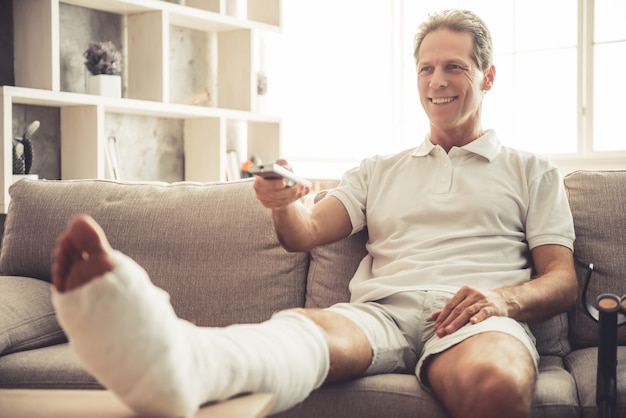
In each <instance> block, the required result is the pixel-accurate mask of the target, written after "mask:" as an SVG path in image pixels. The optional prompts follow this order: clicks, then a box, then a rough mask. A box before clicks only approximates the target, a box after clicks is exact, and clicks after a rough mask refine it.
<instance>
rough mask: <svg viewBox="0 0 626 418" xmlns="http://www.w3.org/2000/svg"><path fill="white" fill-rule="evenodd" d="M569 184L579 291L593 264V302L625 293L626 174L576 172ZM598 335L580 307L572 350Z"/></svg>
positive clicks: (573, 319) (623, 340)
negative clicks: (602, 297)
mask: <svg viewBox="0 0 626 418" xmlns="http://www.w3.org/2000/svg"><path fill="white" fill-rule="evenodd" d="M564 182H565V188H566V190H567V194H568V198H569V202H570V207H571V209H572V215H573V217H574V227H575V230H576V241H575V242H574V258H575V261H576V273H577V275H578V280H579V288H580V291H581V292H582V289H583V285H584V278H585V273H586V269H587V266H588V265H589V263H593V265H594V273H593V276H592V279H591V285H590V286H589V292H588V300H589V301H591V302H593V301H595V299H596V297H597V296H598V295H599V294H602V293H613V294H616V295H619V296H621V295H623V294H626V282H625V281H624V279H625V278H626V171H576V172H573V173H571V174H568V175H567V176H566V177H565V179H564ZM597 334H598V328H597V324H596V323H595V322H594V321H592V320H591V319H590V318H589V317H588V316H587V314H586V313H585V310H584V309H583V307H582V304H580V303H579V304H578V305H577V306H576V309H575V310H573V311H572V313H571V315H570V340H571V342H572V345H573V346H574V347H588V346H591V345H595V344H596V342H597ZM618 341H619V343H620V344H622V345H624V344H626V328H625V327H622V328H620V329H619V335H618Z"/></svg>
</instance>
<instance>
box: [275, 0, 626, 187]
mask: <svg viewBox="0 0 626 418" xmlns="http://www.w3.org/2000/svg"><path fill="white" fill-rule="evenodd" d="M425 3H426V4H425ZM625 3H626V2H623V0H579V1H578V2H575V1H572V0H552V1H545V0H489V1H486V0H463V1H461V0H440V1H437V2H417V1H411V0H342V1H340V2H339V1H336V0H317V1H314V2H313V1H303V2H283V7H284V9H283V18H284V19H283V20H284V22H285V24H284V31H283V33H282V34H278V35H276V36H271V37H270V38H269V39H268V40H267V45H268V48H267V60H266V66H267V73H268V83H269V89H270V90H269V95H268V100H269V108H270V110H271V111H274V112H275V113H277V114H280V115H282V116H283V121H284V125H283V134H284V135H283V137H284V146H283V153H284V155H286V156H287V157H288V158H289V159H290V161H291V163H292V165H293V166H294V168H295V169H296V170H297V171H298V172H299V173H301V174H303V175H305V176H308V177H313V178H320V177H321V178H323V177H331V178H337V177H339V176H340V175H341V174H342V173H343V171H345V169H347V168H349V167H352V166H354V165H356V164H357V163H358V161H359V160H360V159H362V158H364V157H367V156H370V155H373V154H385V153H392V152H397V151H400V150H402V149H406V148H409V147H412V146H415V145H416V144H418V143H419V142H421V141H422V139H423V137H424V135H425V134H427V133H428V120H427V119H426V117H425V115H424V114H423V111H422V109H421V105H420V103H419V97H418V94H417V87H416V75H415V63H414V62H413V37H414V35H415V32H416V30H417V25H418V24H419V23H420V22H422V21H423V20H424V19H425V18H426V17H427V15H428V13H431V12H433V11H437V10H443V9H446V8H454V7H458V8H466V9H471V10H474V11H475V12H476V13H477V14H478V15H480V16H481V17H482V18H483V19H484V20H485V22H486V23H487V25H488V26H489V28H490V30H491V32H492V36H493V38H494V61H495V65H496V69H497V74H496V79H495V83H494V88H493V89H492V90H491V91H490V92H489V93H488V94H487V96H486V97H485V102H484V105H483V127H485V128H495V129H496V130H497V131H498V134H499V136H500V139H501V140H502V142H504V143H505V144H507V145H511V146H515V147H517V148H521V149H526V150H529V151H533V152H538V153H542V154H548V155H551V156H552V157H553V158H554V160H555V161H556V162H557V163H558V164H560V165H562V169H563V170H564V171H566V172H567V171H571V170H572V169H575V168H592V167H594V168H595V167H609V168H618V167H623V168H626V134H625V133H624V129H622V127H621V123H620V122H621V120H620V119H621V118H622V117H624V116H625V112H624V107H623V106H621V101H620V100H619V98H621V97H625V96H626V83H625V82H624V77H623V76H622V74H621V73H622V71H621V69H622V68H623V67H624V65H623V64H626V26H625V25H623V24H622V22H621V21H620V20H621V17H623V16H625V15H626V4H625ZM594 5H595V6H594Z"/></svg>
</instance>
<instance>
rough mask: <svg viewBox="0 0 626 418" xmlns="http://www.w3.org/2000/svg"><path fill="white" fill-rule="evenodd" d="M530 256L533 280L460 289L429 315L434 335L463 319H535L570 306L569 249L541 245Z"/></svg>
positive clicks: (574, 291) (573, 290) (574, 287)
mask: <svg viewBox="0 0 626 418" xmlns="http://www.w3.org/2000/svg"><path fill="white" fill-rule="evenodd" d="M532 256H533V262H534V266H535V270H536V271H537V274H538V276H537V277H536V278H534V279H533V280H530V281H528V282H526V283H523V284H521V285H518V286H510V287H504V288H500V289H495V290H493V291H489V292H485V291H480V290H478V289H474V288H472V287H469V286H465V287H463V288H461V289H460V290H459V291H458V292H457V293H456V294H455V295H454V297H453V298H452V299H450V301H449V302H448V304H447V305H446V306H445V307H444V309H442V310H441V311H440V312H436V313H435V314H434V315H433V319H435V329H436V330H437V335H439V336H440V337H442V336H444V335H446V334H451V333H453V332H455V331H456V330H458V329H459V328H461V327H462V326H463V325H465V324H466V323H467V322H470V323H473V324H476V323H478V322H481V321H484V320H485V319H487V318H488V317H490V316H508V317H511V318H514V319H516V320H518V321H535V320H539V319H544V318H548V317H550V316H553V315H556V314H558V313H561V312H565V311H567V310H568V309H570V308H571V307H572V306H573V305H574V303H575V302H576V298H577V297H578V281H577V279H576V271H575V270H574V258H573V255H572V251H571V250H570V249H569V248H567V247H563V246H561V245H541V246H539V247H536V248H534V249H533V250H532Z"/></svg>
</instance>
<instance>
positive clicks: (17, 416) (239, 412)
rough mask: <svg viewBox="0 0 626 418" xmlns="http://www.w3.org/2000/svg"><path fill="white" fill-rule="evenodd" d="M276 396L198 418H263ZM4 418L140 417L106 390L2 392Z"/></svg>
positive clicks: (237, 401)
mask: <svg viewBox="0 0 626 418" xmlns="http://www.w3.org/2000/svg"><path fill="white" fill-rule="evenodd" d="M272 402H273V399H272V395H269V394H252V395H245V396H239V397H236V398H233V399H229V400H227V401H224V402H219V403H216V404H211V405H208V406H205V407H204V408H201V409H200V410H199V411H198V412H197V413H196V415H195V417H194V418H261V417H265V416H266V414H267V413H268V412H269V411H270V408H271V407H272ZM0 417H2V418H44V417H45V418H138V417H140V415H137V414H135V413H134V412H132V411H131V410H130V409H129V408H128V407H127V406H126V405H124V404H123V403H122V402H121V401H120V400H119V399H117V398H116V397H115V396H114V395H113V394H112V393H111V392H109V391H105V390H44V389H1V390H0Z"/></svg>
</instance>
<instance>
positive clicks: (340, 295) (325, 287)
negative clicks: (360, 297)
mask: <svg viewBox="0 0 626 418" xmlns="http://www.w3.org/2000/svg"><path fill="white" fill-rule="evenodd" d="M366 242H367V230H363V231H361V232H359V233H357V234H354V235H351V236H349V237H347V238H345V239H342V240H340V241H337V242H334V243H332V244H326V245H321V246H319V247H316V248H314V249H313V250H311V264H310V266H309V273H308V278H307V289H306V307H307V308H326V307H328V306H331V305H333V304H335V303H339V302H348V301H349V300H350V290H349V289H348V284H349V283H350V280H351V279H352V276H353V275H354V272H355V271H356V269H357V267H358V266H359V263H360V262H361V260H362V259H363V257H364V256H365V254H366V253H367V251H366V249H365V243H366Z"/></svg>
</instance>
